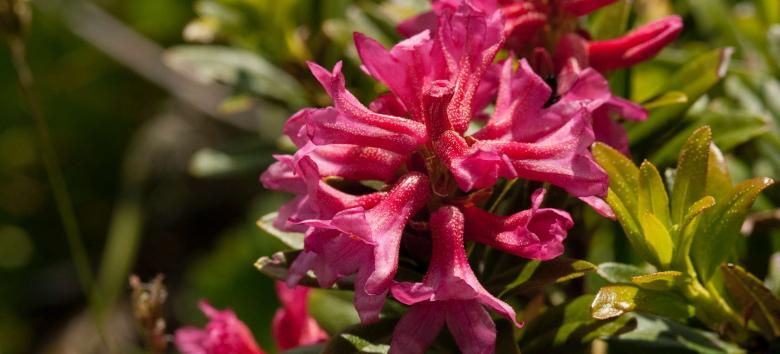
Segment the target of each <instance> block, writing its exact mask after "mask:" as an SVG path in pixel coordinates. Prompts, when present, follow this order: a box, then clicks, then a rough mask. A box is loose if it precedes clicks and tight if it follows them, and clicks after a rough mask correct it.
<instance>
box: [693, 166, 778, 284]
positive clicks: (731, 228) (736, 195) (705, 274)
mask: <svg viewBox="0 0 780 354" xmlns="http://www.w3.org/2000/svg"><path fill="white" fill-rule="evenodd" d="M772 183H774V181H773V180H772V179H771V178H765V177H763V178H754V179H751V180H747V181H744V182H742V183H740V184H738V185H736V186H734V189H733V190H731V192H729V194H728V195H727V196H726V198H725V199H724V200H722V201H718V204H717V205H716V206H715V207H714V208H712V209H710V210H708V211H707V212H705V214H704V215H703V216H704V217H705V219H704V220H702V222H701V223H700V225H699V227H698V229H697V232H696V234H695V235H694V238H693V245H692V247H691V248H692V260H693V264H694V266H695V267H696V272H697V273H698V274H699V276H700V277H701V279H702V281H703V282H705V283H706V282H707V281H709V279H710V277H712V275H713V274H714V272H715V269H717V267H718V266H719V265H720V264H721V263H724V262H725V261H726V260H727V259H728V258H729V257H730V256H731V255H732V254H733V252H734V247H735V243H736V241H737V238H738V237H739V235H740V234H739V230H740V228H741V227H742V223H743V222H744V220H745V216H746V215H747V213H748V212H749V211H750V207H751V206H752V205H753V202H754V201H755V200H756V198H757V197H758V195H759V193H761V191H763V190H764V189H765V188H767V187H769V186H770V185H772Z"/></svg>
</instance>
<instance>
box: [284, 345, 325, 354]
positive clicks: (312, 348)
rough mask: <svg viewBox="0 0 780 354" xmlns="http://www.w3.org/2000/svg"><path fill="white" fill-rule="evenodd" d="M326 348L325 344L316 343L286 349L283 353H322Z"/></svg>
mask: <svg viewBox="0 0 780 354" xmlns="http://www.w3.org/2000/svg"><path fill="white" fill-rule="evenodd" d="M323 350H325V344H324V343H320V344H314V345H307V346H303V347H297V348H293V349H290V350H285V351H283V352H282V353H281V354H321V353H322V351H323Z"/></svg>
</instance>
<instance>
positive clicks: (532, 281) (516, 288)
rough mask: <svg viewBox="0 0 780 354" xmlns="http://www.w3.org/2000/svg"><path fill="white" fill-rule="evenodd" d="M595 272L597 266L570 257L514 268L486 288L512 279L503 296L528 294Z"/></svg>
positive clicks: (534, 262)
mask: <svg viewBox="0 0 780 354" xmlns="http://www.w3.org/2000/svg"><path fill="white" fill-rule="evenodd" d="M595 270H596V266H595V265H594V264H592V263H590V262H587V261H583V260H580V259H573V258H568V257H558V258H555V259H552V260H549V261H544V262H540V261H530V262H528V263H527V264H525V265H524V266H522V267H512V268H510V269H508V270H507V271H504V272H503V273H502V274H499V275H498V276H496V277H494V278H493V279H491V280H490V281H489V282H488V283H487V284H486V286H487V287H488V289H490V288H492V287H493V286H494V285H493V284H500V283H502V282H506V281H507V280H506V279H511V281H510V282H509V284H507V285H506V286H505V287H504V288H503V289H502V291H501V294H502V296H503V295H504V294H509V293H526V292H530V291H534V290H538V289H540V288H542V287H544V286H546V285H550V284H554V283H560V282H565V281H568V280H571V279H575V278H579V277H582V276H583V275H585V274H586V273H588V272H593V271H595ZM508 277H513V278H508Z"/></svg>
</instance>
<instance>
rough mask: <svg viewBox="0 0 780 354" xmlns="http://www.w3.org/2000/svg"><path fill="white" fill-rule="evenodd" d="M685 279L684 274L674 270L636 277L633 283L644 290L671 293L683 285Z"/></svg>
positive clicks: (632, 280) (632, 279)
mask: <svg viewBox="0 0 780 354" xmlns="http://www.w3.org/2000/svg"><path fill="white" fill-rule="evenodd" d="M684 278H685V275H683V273H680V272H678V271H673V270H672V271H665V272H657V273H652V274H645V275H639V276H635V277H633V278H631V282H632V283H634V284H636V285H637V286H639V287H640V288H642V289H647V290H656V291H670V290H673V289H675V288H677V287H678V286H679V285H681V284H682V282H683V279H684Z"/></svg>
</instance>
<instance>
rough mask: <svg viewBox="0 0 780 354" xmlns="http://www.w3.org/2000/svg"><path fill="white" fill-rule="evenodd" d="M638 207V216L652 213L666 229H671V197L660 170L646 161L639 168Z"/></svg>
mask: <svg viewBox="0 0 780 354" xmlns="http://www.w3.org/2000/svg"><path fill="white" fill-rule="evenodd" d="M638 206H639V208H638V211H637V214H638V215H642V213H645V212H647V213H650V214H652V215H653V216H655V217H656V218H657V219H658V221H660V222H661V224H663V225H664V226H665V227H666V228H669V227H671V225H672V222H671V219H670V218H669V195H668V194H667V193H666V188H665V187H664V182H663V180H662V179H661V175H660V174H659V173H658V170H657V169H656V168H655V166H654V165H653V164H652V163H650V162H648V161H646V160H645V161H644V162H642V165H641V166H640V167H639V196H638Z"/></svg>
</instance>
